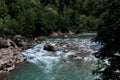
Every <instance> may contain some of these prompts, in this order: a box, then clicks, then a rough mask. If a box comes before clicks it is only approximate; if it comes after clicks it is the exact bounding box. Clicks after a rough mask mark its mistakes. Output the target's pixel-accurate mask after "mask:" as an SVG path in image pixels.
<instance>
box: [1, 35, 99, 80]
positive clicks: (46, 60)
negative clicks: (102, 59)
mask: <svg viewBox="0 0 120 80" xmlns="http://www.w3.org/2000/svg"><path fill="white" fill-rule="evenodd" d="M95 35H96V34H95V33H89V34H75V35H69V36H64V37H57V38H47V39H45V40H43V41H42V42H41V43H37V44H35V46H34V47H33V48H31V49H28V50H25V51H23V55H24V56H25V57H26V59H27V61H26V62H23V63H20V64H18V65H17V67H16V69H15V70H13V71H11V72H9V73H7V74H0V80H95V77H96V76H95V75H92V71H93V69H95V68H96V61H97V59H96V58H95V57H94V56H92V57H90V58H89V57H85V58H84V59H77V58H76V59H72V60H71V59H69V58H68V55H70V53H69V52H68V53H65V52H63V51H62V49H64V46H61V47H60V50H59V51H56V52H54V51H46V50H43V46H44V45H45V44H46V43H51V44H56V43H58V42H63V41H64V42H67V43H74V44H76V45H82V46H84V48H85V50H86V51H88V50H89V52H90V53H92V54H94V52H96V51H97V50H98V49H99V47H100V46H99V45H98V44H96V43H93V42H91V39H92V38H93V37H94V36H95Z"/></svg>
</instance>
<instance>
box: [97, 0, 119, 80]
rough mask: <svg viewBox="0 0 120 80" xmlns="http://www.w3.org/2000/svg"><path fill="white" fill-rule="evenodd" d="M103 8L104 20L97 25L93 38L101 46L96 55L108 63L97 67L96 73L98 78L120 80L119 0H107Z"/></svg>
mask: <svg viewBox="0 0 120 80" xmlns="http://www.w3.org/2000/svg"><path fill="white" fill-rule="evenodd" d="M103 10H106V12H107V13H104V15H105V16H104V17H103V18H102V19H103V20H104V22H103V24H101V26H100V27H98V34H97V36H96V39H95V41H97V42H99V43H100V44H102V45H103V47H102V48H101V49H100V50H99V52H98V53H97V54H96V56H97V57H98V58H100V59H101V61H103V62H105V61H104V60H106V59H107V60H108V63H107V64H106V66H102V68H103V70H101V68H99V69H98V70H97V73H100V74H101V79H100V80H120V34H119V33H120V18H119V17H120V1H119V0H111V1H108V3H107V4H106V6H105V7H104V9H103ZM104 12H105V11H104ZM99 65H101V64H99Z"/></svg>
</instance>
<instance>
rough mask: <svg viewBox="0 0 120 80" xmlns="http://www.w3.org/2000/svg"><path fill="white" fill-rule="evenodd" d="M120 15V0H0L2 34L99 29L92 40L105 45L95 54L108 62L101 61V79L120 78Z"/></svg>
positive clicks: (111, 79)
mask: <svg viewBox="0 0 120 80" xmlns="http://www.w3.org/2000/svg"><path fill="white" fill-rule="evenodd" d="M119 16H120V1H119V0H0V36H1V37H10V38H13V36H15V35H16V34H19V35H22V36H24V37H38V36H41V35H45V36H47V35H50V34H52V33H53V32H61V33H69V32H74V33H81V32H96V33H97V36H96V37H95V38H94V39H93V41H95V42H98V43H99V44H101V45H103V47H102V48H101V49H100V50H99V51H98V52H97V53H96V55H95V56H96V57H97V58H99V59H100V60H101V61H102V62H105V61H104V60H105V59H108V61H109V65H108V64H105V63H104V64H101V62H100V64H99V66H98V69H97V70H96V71H95V73H99V74H100V75H101V79H102V80H120V35H119V31H120V18H119ZM101 65H104V66H106V67H105V69H104V70H101V68H102V67H103V66H102V67H101ZM98 80H99V79H98Z"/></svg>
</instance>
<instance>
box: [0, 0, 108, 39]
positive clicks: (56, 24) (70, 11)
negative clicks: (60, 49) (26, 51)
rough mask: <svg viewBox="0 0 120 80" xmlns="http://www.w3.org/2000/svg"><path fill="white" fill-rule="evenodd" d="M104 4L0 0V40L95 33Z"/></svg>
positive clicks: (98, 1)
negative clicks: (53, 34)
mask: <svg viewBox="0 0 120 80" xmlns="http://www.w3.org/2000/svg"><path fill="white" fill-rule="evenodd" d="M104 4H106V0H103V1H101V0H0V36H14V35H16V34H20V35H23V36H26V37H32V36H33V37H37V36H39V35H48V34H51V33H52V32H62V33H67V32H69V31H73V32H77V33H79V32H90V31H96V29H97V27H98V26H99V24H101V23H102V21H101V18H100V12H99V10H100V9H102V8H103V5H104Z"/></svg>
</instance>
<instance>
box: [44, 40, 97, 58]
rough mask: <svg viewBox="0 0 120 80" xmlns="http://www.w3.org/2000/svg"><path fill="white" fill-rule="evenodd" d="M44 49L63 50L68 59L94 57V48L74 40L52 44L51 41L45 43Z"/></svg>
mask: <svg viewBox="0 0 120 80" xmlns="http://www.w3.org/2000/svg"><path fill="white" fill-rule="evenodd" d="M44 50H47V51H58V50H59V51H63V53H65V55H67V57H68V58H69V59H70V60H73V59H77V60H78V59H79V60H85V59H86V60H90V59H91V60H92V59H94V58H95V57H94V55H93V54H92V53H94V50H93V49H91V48H90V47H87V45H86V44H84V43H79V42H76V41H74V40H68V41H60V42H57V43H55V44H54V45H52V43H46V44H45V45H44Z"/></svg>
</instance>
